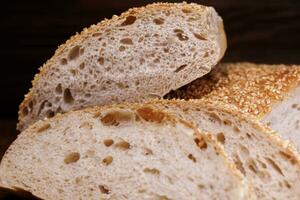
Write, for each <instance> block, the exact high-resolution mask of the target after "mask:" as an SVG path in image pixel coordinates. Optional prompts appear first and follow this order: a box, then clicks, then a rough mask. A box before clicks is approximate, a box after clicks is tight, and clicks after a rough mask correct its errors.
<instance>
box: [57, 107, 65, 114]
mask: <svg viewBox="0 0 300 200" xmlns="http://www.w3.org/2000/svg"><path fill="white" fill-rule="evenodd" d="M63 112H64V111H63V109H62V108H61V107H60V106H58V108H57V109H56V113H63Z"/></svg>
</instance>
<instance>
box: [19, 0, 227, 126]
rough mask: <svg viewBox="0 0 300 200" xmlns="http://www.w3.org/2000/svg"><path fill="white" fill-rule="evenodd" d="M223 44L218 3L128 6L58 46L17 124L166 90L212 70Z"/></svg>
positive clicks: (145, 96) (132, 99)
mask: <svg viewBox="0 0 300 200" xmlns="http://www.w3.org/2000/svg"><path fill="white" fill-rule="evenodd" d="M225 49H226V36H225V32H224V29H223V22H222V19H221V18H220V17H219V16H218V14H217V13H216V11H215V10H214V8H212V7H205V6H201V5H197V4H187V3H155V4H150V5H147V6H146V7H141V8H133V9H130V10H128V11H127V12H125V13H123V14H121V15H120V16H113V17H112V19H110V20H104V21H102V22H100V23H99V24H97V25H93V26H91V27H90V28H88V29H84V30H83V32H82V33H80V34H77V35H75V36H73V37H71V39H70V40H68V41H67V42H66V43H65V44H63V45H61V46H60V47H59V48H58V50H57V51H56V52H55V54H54V56H53V57H52V58H51V59H50V60H48V61H47V62H46V64H44V66H43V67H42V68H41V69H40V73H39V74H37V75H36V76H35V78H34V80H33V83H32V84H33V87H32V88H31V90H30V92H29V93H28V94H27V95H26V96H25V99H24V101H23V102H22V103H21V105H20V111H19V124H18V129H19V130H23V129H24V128H26V127H27V126H28V125H29V124H32V123H33V122H35V121H37V120H38V119H43V118H45V117H52V116H53V115H54V114H55V113H60V112H66V111H69V110H75V109H79V108H83V107H88V106H92V105H104V104H107V103H113V102H114V103H115V102H138V101H143V100H145V99H151V98H157V97H163V96H164V95H165V94H167V93H168V92H169V91H171V90H174V89H177V88H179V87H181V86H183V85H186V84H187V83H190V82H191V81H193V80H195V79H196V78H198V77H201V76H202V75H204V74H206V73H208V72H209V71H210V70H211V68H212V67H214V66H215V65H216V64H217V62H218V61H219V60H220V59H221V58H222V56H223V55H224V52H225Z"/></svg>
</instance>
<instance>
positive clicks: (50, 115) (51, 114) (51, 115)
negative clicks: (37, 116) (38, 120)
mask: <svg viewBox="0 0 300 200" xmlns="http://www.w3.org/2000/svg"><path fill="white" fill-rule="evenodd" d="M54 115H55V113H54V112H53V110H47V111H46V117H47V118H52V117H54Z"/></svg>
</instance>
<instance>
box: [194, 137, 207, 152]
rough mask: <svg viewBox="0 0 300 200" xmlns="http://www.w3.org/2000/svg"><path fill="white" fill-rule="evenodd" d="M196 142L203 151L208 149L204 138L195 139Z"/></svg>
mask: <svg viewBox="0 0 300 200" xmlns="http://www.w3.org/2000/svg"><path fill="white" fill-rule="evenodd" d="M194 141H195V143H196V144H197V146H198V147H199V148H200V149H201V150H206V149H207V143H206V141H205V140H204V139H203V138H195V139H194Z"/></svg>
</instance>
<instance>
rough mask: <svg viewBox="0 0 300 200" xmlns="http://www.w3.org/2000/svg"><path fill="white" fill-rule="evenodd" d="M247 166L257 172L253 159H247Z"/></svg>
mask: <svg viewBox="0 0 300 200" xmlns="http://www.w3.org/2000/svg"><path fill="white" fill-rule="evenodd" d="M248 168H249V169H250V170H251V171H252V172H253V173H255V174H257V173H258V168H257V165H256V163H255V161H254V160H253V159H251V158H250V159H248Z"/></svg>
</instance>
